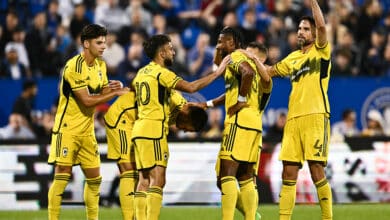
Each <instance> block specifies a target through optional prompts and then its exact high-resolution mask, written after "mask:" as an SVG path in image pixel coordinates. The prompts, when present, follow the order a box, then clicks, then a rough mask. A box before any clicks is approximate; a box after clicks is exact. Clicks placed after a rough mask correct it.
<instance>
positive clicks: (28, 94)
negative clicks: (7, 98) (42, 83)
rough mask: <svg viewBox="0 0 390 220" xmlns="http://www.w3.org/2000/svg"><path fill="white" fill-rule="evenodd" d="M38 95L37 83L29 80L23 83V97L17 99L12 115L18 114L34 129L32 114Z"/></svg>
mask: <svg viewBox="0 0 390 220" xmlns="http://www.w3.org/2000/svg"><path fill="white" fill-rule="evenodd" d="M37 93H38V87H37V84H36V82H34V81H31V80H27V81H25V82H24V83H23V90H22V93H21V95H20V96H19V97H18V98H17V99H16V101H15V102H14V104H13V107H12V113H18V114H20V115H22V117H23V119H24V120H26V121H27V122H28V124H29V126H30V127H32V124H33V120H32V117H31V112H32V110H33V107H34V98H35V96H36V95H37Z"/></svg>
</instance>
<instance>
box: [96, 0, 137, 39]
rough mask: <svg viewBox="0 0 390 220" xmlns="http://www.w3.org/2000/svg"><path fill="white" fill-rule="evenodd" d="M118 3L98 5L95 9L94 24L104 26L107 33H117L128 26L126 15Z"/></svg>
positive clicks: (114, 0) (109, 2) (113, 0)
mask: <svg viewBox="0 0 390 220" xmlns="http://www.w3.org/2000/svg"><path fill="white" fill-rule="evenodd" d="M118 3H119V1H118V0H108V1H101V2H100V3H98V5H97V6H96V9H95V23H97V24H101V25H104V26H105V27H107V30H108V31H109V32H118V31H119V30H120V29H121V28H122V27H124V26H130V19H129V16H128V14H127V13H126V11H125V10H124V9H123V8H121V7H120V6H119V4H118Z"/></svg>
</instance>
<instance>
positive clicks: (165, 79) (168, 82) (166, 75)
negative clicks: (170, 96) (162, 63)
mask: <svg viewBox="0 0 390 220" xmlns="http://www.w3.org/2000/svg"><path fill="white" fill-rule="evenodd" d="M180 80H182V78H181V77H179V76H177V75H176V74H175V73H174V72H172V71H169V70H164V71H162V72H161V74H159V76H158V81H159V82H160V83H161V84H162V85H163V86H164V87H165V88H168V89H174V88H175V86H176V84H177V82H179V81H180Z"/></svg>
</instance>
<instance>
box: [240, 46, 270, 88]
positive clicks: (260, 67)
mask: <svg viewBox="0 0 390 220" xmlns="http://www.w3.org/2000/svg"><path fill="white" fill-rule="evenodd" d="M240 52H242V53H243V54H245V56H247V57H248V58H250V59H251V60H253V62H255V64H256V69H257V73H258V74H259V76H260V83H261V85H262V87H263V88H269V86H270V85H271V77H270V76H269V75H268V73H267V69H266V67H265V65H264V64H263V63H262V62H261V61H260V60H259V58H258V57H257V56H255V55H254V54H253V53H251V52H249V51H246V50H243V49H240Z"/></svg>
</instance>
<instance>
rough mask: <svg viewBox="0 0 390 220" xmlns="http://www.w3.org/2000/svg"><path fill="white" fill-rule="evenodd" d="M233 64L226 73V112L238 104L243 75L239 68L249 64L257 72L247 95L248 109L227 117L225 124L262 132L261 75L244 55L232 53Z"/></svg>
mask: <svg viewBox="0 0 390 220" xmlns="http://www.w3.org/2000/svg"><path fill="white" fill-rule="evenodd" d="M231 59H232V62H231V63H230V64H229V65H228V66H227V68H226V72H225V89H226V93H225V94H226V98H225V110H226V113H227V112H228V109H229V107H231V106H233V105H234V104H236V103H237V98H238V95H239V90H240V86H241V84H240V83H241V75H240V72H239V71H238V68H239V66H240V64H241V63H242V62H248V63H249V64H250V65H251V67H252V68H253V70H254V71H255V72H256V73H255V75H254V76H253V80H252V84H251V88H250V90H249V92H248V94H247V95H246V98H247V104H248V107H245V108H243V109H241V110H240V111H239V112H238V113H236V114H235V115H233V116H232V117H230V116H229V115H228V114H226V116H225V124H237V125H238V126H239V127H241V128H247V129H253V130H257V131H261V130H262V122H261V115H260V111H261V110H260V103H259V101H260V99H259V80H260V77H259V74H258V73H257V70H256V64H255V63H254V62H253V61H252V60H251V59H249V58H247V57H246V56H245V55H244V54H243V53H241V52H239V51H235V52H233V53H231Z"/></svg>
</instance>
